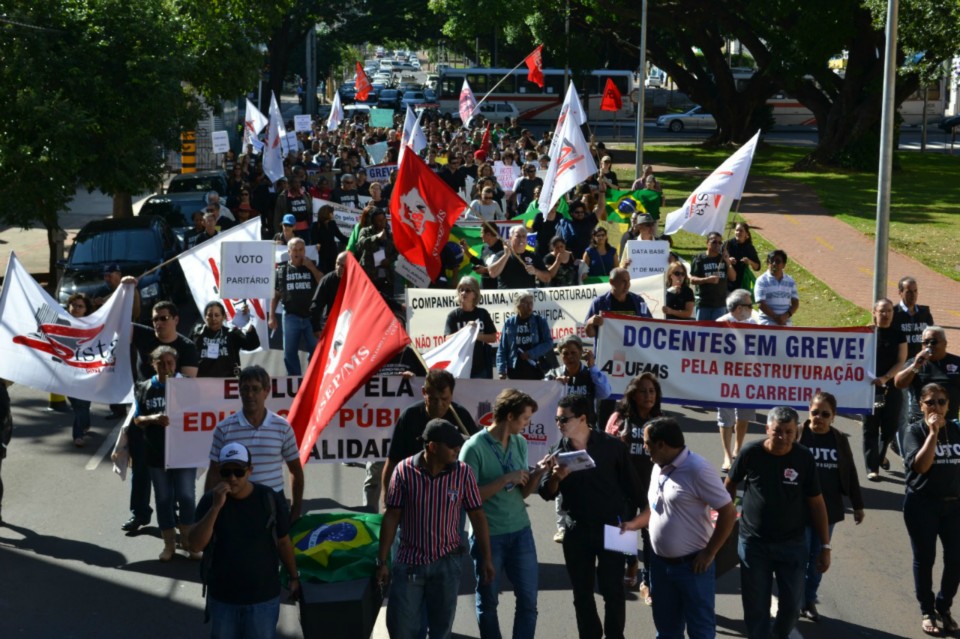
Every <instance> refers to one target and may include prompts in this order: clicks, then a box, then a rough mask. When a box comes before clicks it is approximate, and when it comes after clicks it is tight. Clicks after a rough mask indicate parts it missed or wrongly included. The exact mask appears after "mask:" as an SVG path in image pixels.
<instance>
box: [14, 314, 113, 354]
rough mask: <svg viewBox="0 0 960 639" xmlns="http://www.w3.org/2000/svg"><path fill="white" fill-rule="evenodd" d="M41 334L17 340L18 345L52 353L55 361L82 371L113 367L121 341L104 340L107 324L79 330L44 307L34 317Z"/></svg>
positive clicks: (35, 333)
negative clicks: (116, 349) (118, 343)
mask: <svg viewBox="0 0 960 639" xmlns="http://www.w3.org/2000/svg"><path fill="white" fill-rule="evenodd" d="M33 316H34V318H35V319H36V321H37V330H36V332H33V333H27V334H26V335H17V336H15V337H14V338H13V343H14V344H19V345H21V346H26V347H27V348H32V349H33V350H35V351H40V352H41V353H49V354H50V355H52V356H53V359H54V361H57V362H61V363H63V364H66V365H67V366H72V367H74V368H82V369H98V368H103V367H105V366H113V364H114V362H115V361H116V358H115V356H114V349H115V348H116V346H117V340H116V339H111V340H110V341H108V342H105V341H104V340H103V339H102V335H101V333H102V332H103V324H100V325H99V326H93V327H90V328H79V327H74V326H71V325H70V322H69V321H67V320H66V319H64V318H62V317H60V314H59V313H58V312H57V311H56V310H54V309H53V308H51V307H50V306H48V305H46V304H44V305H43V306H41V307H40V308H38V309H37V310H36V311H35V312H34V314H33Z"/></svg>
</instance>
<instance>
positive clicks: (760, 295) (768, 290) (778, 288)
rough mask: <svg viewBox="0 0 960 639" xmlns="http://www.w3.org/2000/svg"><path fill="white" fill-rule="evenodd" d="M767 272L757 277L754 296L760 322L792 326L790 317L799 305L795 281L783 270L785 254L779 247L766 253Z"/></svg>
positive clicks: (785, 263) (785, 260)
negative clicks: (758, 306)
mask: <svg viewBox="0 0 960 639" xmlns="http://www.w3.org/2000/svg"><path fill="white" fill-rule="evenodd" d="M767 265H768V269H767V272H766V273H764V274H763V275H761V276H760V277H758V278H757V283H756V285H754V287H753V294H754V297H756V298H757V303H758V304H759V305H760V323H761V324H766V325H774V326H792V325H793V324H792V322H791V321H790V319H791V318H792V317H793V315H794V314H795V313H796V312H797V308H799V307H800V295H799V294H798V293H797V283H796V282H794V281H793V278H792V277H790V276H789V275H787V274H786V273H784V272H783V269H784V267H786V265H787V254H786V253H785V252H784V251H781V250H780V249H777V250H775V251H770V252H769V253H768V254H767Z"/></svg>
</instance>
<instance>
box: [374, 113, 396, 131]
mask: <svg viewBox="0 0 960 639" xmlns="http://www.w3.org/2000/svg"><path fill="white" fill-rule="evenodd" d="M370 126H372V127H386V128H388V129H389V128H392V127H393V109H370Z"/></svg>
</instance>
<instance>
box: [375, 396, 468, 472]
mask: <svg viewBox="0 0 960 639" xmlns="http://www.w3.org/2000/svg"><path fill="white" fill-rule="evenodd" d="M454 410H455V411H457V416H458V417H459V418H460V421H462V422H463V426H464V428H466V429H467V430H468V431H469V432H470V434H471V435H473V434H474V433H475V432H477V430H479V429H478V428H477V423H476V422H475V421H474V420H473V417H471V416H470V413H468V412H467V409H466V408H464V407H463V406H461V405H460V404H457V403H456V402H454V403H453V404H452V405H451V407H450V410H448V411H447V414H446V415H444V416H443V418H444V419H446V420H447V421H448V422H450V423H451V424H454V425H456V424H457V420H456V419H454V417H453V411H454ZM429 421H430V416H429V415H427V407H426V406H425V405H424V403H423V402H417V403H416V404H414V405H413V406H408V407H407V408H405V409H403V412H402V413H400V419H399V420H398V421H397V425H396V426H395V427H394V429H393V439H392V440H391V441H390V453H389V454H388V455H387V458H388V459H389V460H390V461H392V462H394V463H400V462H401V461H403V460H404V459H406V458H407V457H410V456H411V455H416V454H417V453H419V452H420V451H421V450H423V442H421V441H419V440H418V439H417V438H418V437H420V435H422V434H423V429H424V428H426V427H427V422H429Z"/></svg>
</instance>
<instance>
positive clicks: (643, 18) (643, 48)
mask: <svg viewBox="0 0 960 639" xmlns="http://www.w3.org/2000/svg"><path fill="white" fill-rule="evenodd" d="M639 75H640V83H639V86H638V87H637V157H636V160H637V167H636V172H635V175H634V179H636V180H639V179H640V173H641V172H642V171H643V108H644V105H643V103H644V99H645V98H646V97H647V91H646V84H647V0H643V3H642V5H641V9H640V74H639Z"/></svg>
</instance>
